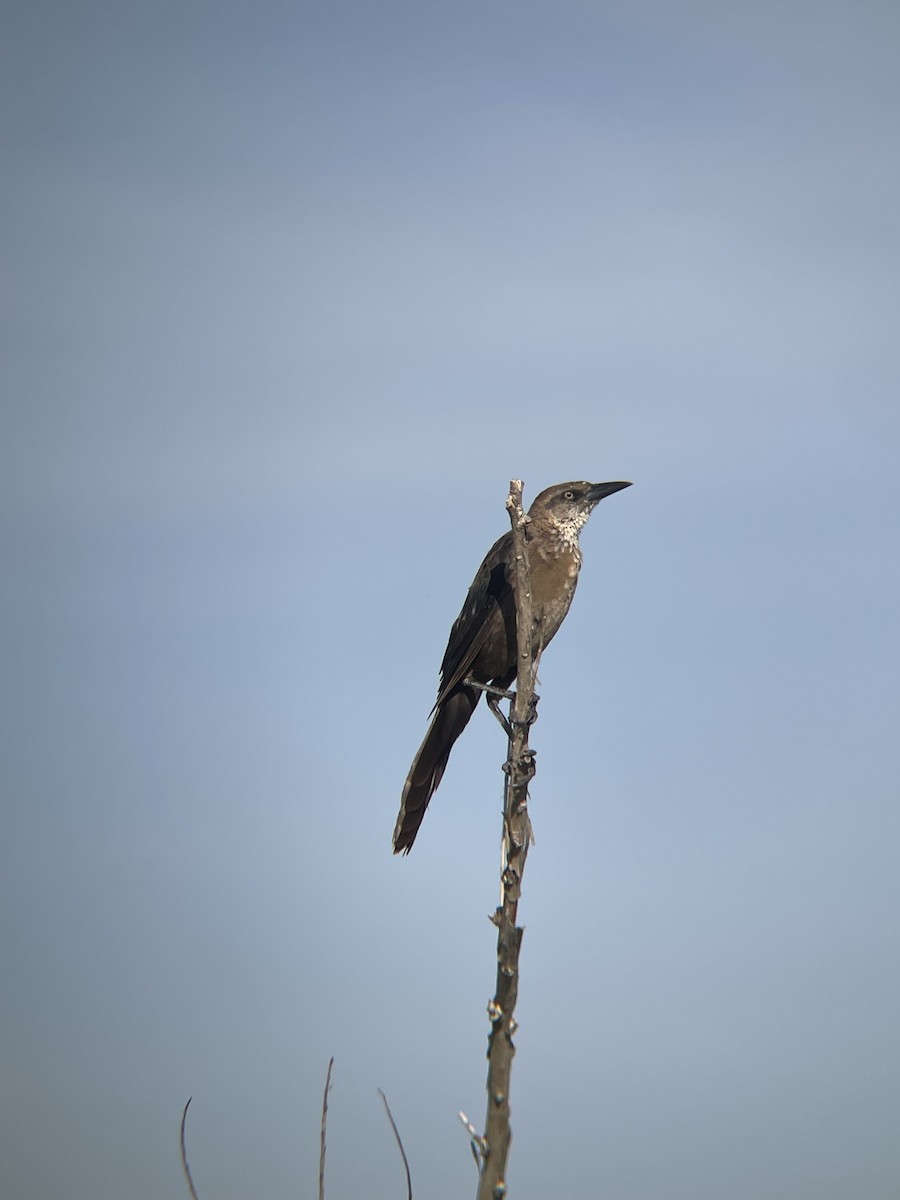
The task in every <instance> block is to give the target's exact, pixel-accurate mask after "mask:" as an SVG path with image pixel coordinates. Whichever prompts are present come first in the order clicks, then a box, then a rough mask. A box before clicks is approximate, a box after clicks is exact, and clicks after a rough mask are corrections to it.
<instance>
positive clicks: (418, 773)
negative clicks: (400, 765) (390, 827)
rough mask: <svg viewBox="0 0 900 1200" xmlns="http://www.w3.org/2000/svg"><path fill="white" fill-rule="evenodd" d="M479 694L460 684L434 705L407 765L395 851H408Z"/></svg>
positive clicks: (397, 852) (395, 828)
mask: <svg viewBox="0 0 900 1200" xmlns="http://www.w3.org/2000/svg"><path fill="white" fill-rule="evenodd" d="M480 696H481V693H480V692H479V691H478V690H477V689H476V688H472V687H466V685H465V684H460V685H459V686H458V687H457V688H455V689H454V690H453V692H452V693H451V694H450V695H449V696H447V697H445V698H444V699H443V700H442V701H441V702H440V704H439V705H438V706H437V708H436V710H435V713H434V716H433V717H432V719H431V724H430V725H429V726H428V731H427V733H426V734H425V739H424V741H423V742H422V745H421V746H420V747H419V750H418V753H417V754H416V757H415V758H414V759H413V761H412V766H411V767H410V768H409V774H408V775H407V777H406V783H405V784H404V785H403V794H402V796H401V798H400V813H399V815H398V817H397V824H396V825H395V827H394V853H395V854H400V853H404V854H409V852H410V850H411V848H412V844H413V842H414V841H415V840H416V834H417V833H418V832H419V826H420V825H421V824H422V818H423V817H424V816H425V809H426V808H427V807H428V802H429V800H430V799H431V797H432V796H433V795H434V793H435V789H436V788H437V785H438V784H439V783H440V782H441V776H442V775H443V774H444V768H445V767H446V766H447V761H448V759H449V758H450V751H451V750H452V749H453V743H454V742H455V741H456V739H457V738H458V737H459V735H460V734H461V733H462V731H463V730H464V729H465V727H466V726H467V725H468V723H469V718H470V717H471V716H472V713H473V712H474V711H475V706H476V705H477V703H478V700H479V698H480Z"/></svg>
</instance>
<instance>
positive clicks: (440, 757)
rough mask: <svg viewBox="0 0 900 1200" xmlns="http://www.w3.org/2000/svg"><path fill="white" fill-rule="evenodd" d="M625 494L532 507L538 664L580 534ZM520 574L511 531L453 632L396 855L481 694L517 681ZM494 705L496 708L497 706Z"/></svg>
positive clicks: (406, 797) (575, 564) (400, 821)
mask: <svg viewBox="0 0 900 1200" xmlns="http://www.w3.org/2000/svg"><path fill="white" fill-rule="evenodd" d="M627 487H631V483H630V482H624V481H622V480H617V481H615V482H610V483H588V482H586V481H584V480H581V481H576V482H572V483H557V484H555V485H554V486H553V487H548V488H546V489H545V490H544V491H542V492H541V493H540V494H539V495H538V496H537V497H536V498H535V500H534V502H533V503H532V505H531V507H530V508H529V510H528V520H527V523H526V525H525V538H526V545H527V547H528V561H529V567H530V573H531V597H532V609H533V631H532V640H531V649H532V654H533V656H534V659H535V661H536V660H537V659H538V658H539V657H540V654H541V652H542V651H543V650H544V648H545V647H546V646H547V645H548V643H549V642H550V640H551V639H552V638H553V636H554V635H555V634H556V632H557V631H558V629H559V627H560V625H561V624H562V623H563V620H564V619H565V616H566V613H567V612H568V611H569V606H570V604H571V603H572V597H573V596H574V594H575V586H576V584H577V583H578V572H579V571H580V570H581V561H582V556H581V549H580V547H579V544H578V535H579V533H580V532H581V530H582V529H583V528H584V526H585V525H586V524H587V520H588V518H589V517H590V515H591V513H592V512H593V510H594V508H595V507H596V505H597V504H599V502H600V501H601V500H603V499H605V498H606V497H607V496H612V495H613V494H614V493H615V492H619V491H621V490H622V489H623V488H627ZM514 567H515V563H514V560H513V540H512V531H510V532H508V533H505V534H504V535H503V537H501V538H499V539H498V540H497V541H496V542H495V543H494V545H493V546H492V547H491V548H490V550H489V551H488V552H487V554H486V555H485V558H484V561H483V562H482V564H481V566H480V567H479V568H478V571H477V572H476V574H475V578H474V579H473V581H472V586H471V587H470V588H469V591H468V594H467V596H466V599H465V602H464V604H463V606H462V609H461V610H460V613H459V616H458V617H457V618H456V620H455V621H454V622H453V627H452V628H451V630H450V637H449V639H448V641H447V649H446V650H445V652H444V658H443V661H442V662H441V672H440V684H439V687H438V696H437V700H436V701H435V704H434V708H433V709H432V710H431V714H430V715H431V723H430V724H429V726H428V731H427V732H426V734H425V738H424V740H423V742H422V745H421V746H420V747H419V749H418V751H417V753H416V756H415V758H414V759H413V761H412V766H411V767H410V768H409V774H408V775H407V777H406V783H405V784H404V785H403V793H402V796H401V799H400V812H399V814H398V816H397V823H396V825H395V827H394V836H393V846H394V853H395V854H408V853H409V852H410V850H411V849H412V845H413V842H414V841H415V840H416V834H417V833H418V832H419V827H420V825H421V824H422V818H423V817H424V816H425V810H426V808H427V807H428V802H429V801H430V800H431V797H432V796H433V795H434V793H435V791H436V790H437V786H438V784H439V783H440V782H441V778H442V776H443V774H444V769H445V767H446V766H447V761H448V759H449V757H450V751H451V750H452V749H453V745H454V743H455V742H456V739H457V738H458V737H459V735H460V734H461V733H462V731H463V730H464V729H465V727H466V725H467V724H468V723H469V718H470V717H471V716H472V713H473V712H474V711H475V708H476V705H477V704H478V701H479V699H480V698H481V693H482V691H483V690H484V689H485V687H490V688H494V689H500V690H501V691H505V690H506V689H507V688H508V687H509V685H510V684H511V683H512V682H513V680H514V679H515V677H516V669H517V659H518V654H517V645H516V604H515V596H514V592H513V578H514ZM475 684H480V685H482V686H481V687H477V686H473V685H475ZM488 703H489V704H491V696H490V695H489V696H488ZM495 705H496V701H495V702H494V705H492V707H495ZM495 711H496V708H495Z"/></svg>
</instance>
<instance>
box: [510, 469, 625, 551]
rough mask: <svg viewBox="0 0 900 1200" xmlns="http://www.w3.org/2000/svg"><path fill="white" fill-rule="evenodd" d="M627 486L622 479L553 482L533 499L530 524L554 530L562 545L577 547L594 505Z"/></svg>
mask: <svg viewBox="0 0 900 1200" xmlns="http://www.w3.org/2000/svg"><path fill="white" fill-rule="evenodd" d="M627 487H631V484H630V483H626V482H624V481H622V480H616V481H615V482H612V483H588V482H587V481H586V480H584V479H581V480H576V481H573V482H571V483H556V484H554V485H553V487H548V488H545V489H544V490H543V491H542V492H541V493H540V494H539V495H538V496H536V497H535V500H534V503H533V504H532V505H531V508H529V510H528V516H529V517H530V518H531V521H532V522H533V523H534V524H536V525H542V526H545V527H552V528H554V529H555V531H556V532H558V534H559V535H560V537H561V538H562V540H563V541H564V542H567V543H570V544H572V545H575V546H577V545H578V534H579V533H580V532H581V530H582V529H583V528H584V526H585V525H586V524H587V519H588V517H589V516H590V515H591V513H592V512H593V511H594V508H595V507H596V505H598V504H599V503H600V501H601V500H603V499H605V498H606V497H607V496H611V495H612V494H613V492H620V491H621V490H622V488H627Z"/></svg>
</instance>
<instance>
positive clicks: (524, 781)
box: [478, 479, 537, 1200]
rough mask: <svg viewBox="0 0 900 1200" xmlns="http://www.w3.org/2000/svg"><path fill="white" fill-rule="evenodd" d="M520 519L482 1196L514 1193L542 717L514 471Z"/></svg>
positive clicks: (510, 501) (513, 515)
mask: <svg viewBox="0 0 900 1200" xmlns="http://www.w3.org/2000/svg"><path fill="white" fill-rule="evenodd" d="M506 507H507V509H508V510H509V516H510V522H511V524H512V536H513V553H514V558H515V579H514V581H513V582H514V590H515V598H516V643H517V648H518V656H517V662H516V668H517V674H516V692H515V696H514V698H513V701H512V704H511V706H510V720H509V730H508V732H509V757H508V759H507V762H506V764H505V765H504V771H505V773H506V784H505V789H504V798H503V847H504V853H503V862H502V866H501V875H500V905H499V907H498V908H497V911H496V912H495V913H494V915H493V917H492V920H493V922H494V924H495V925H496V926H497V983H496V990H495V992H494V998H493V1000H492V1001H491V1002H490V1004H489V1005H488V1016H489V1018H490V1022H491V1031H490V1034H489V1035H488V1077H487V1093H488V1102H487V1119H486V1122H485V1131H484V1136H483V1137H482V1138H481V1139H479V1142H478V1145H479V1149H480V1150H481V1155H482V1159H483V1165H482V1168H481V1177H480V1179H479V1185H478V1200H501V1198H502V1197H504V1196H505V1195H506V1163H507V1159H508V1157H509V1147H510V1143H511V1141H512V1130H511V1128H510V1121H509V1112H510V1109H509V1081H510V1074H511V1070H512V1059H513V1054H514V1053H515V1046H514V1045H513V1040H512V1039H513V1034H514V1032H515V1030H516V1022H515V1018H514V1013H515V1007H516V1000H517V997H518V991H519V948H520V946H521V944H522V929H521V928H520V927H519V926H518V925H517V924H516V918H517V915H518V905H519V897H520V895H521V887H522V876H523V874H524V871H525V859H526V857H527V855H528V846H529V844H530V841H531V823H530V821H529V817H528V783H529V781H530V780H531V778H532V776H533V775H534V771H535V765H534V753H533V751H532V750H531V749H530V748H529V746H528V730H529V727H530V726H531V724H532V722H533V721H534V718H535V706H536V703H537V699H536V697H535V694H534V671H535V663H534V658H535V655H534V653H533V650H534V647H533V645H532V630H533V613H532V601H531V579H530V573H529V563H528V547H527V544H526V540H525V526H526V524H527V522H528V517H527V516H526V515H525V513H524V511H523V508H522V481H521V480H520V479H513V480H511V481H510V485H509V496H508V498H507V501H506Z"/></svg>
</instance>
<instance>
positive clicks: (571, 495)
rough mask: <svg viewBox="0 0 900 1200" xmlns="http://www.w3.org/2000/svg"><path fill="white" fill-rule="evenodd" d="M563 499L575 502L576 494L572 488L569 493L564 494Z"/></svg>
mask: <svg viewBox="0 0 900 1200" xmlns="http://www.w3.org/2000/svg"><path fill="white" fill-rule="evenodd" d="M563 499H564V500H574V499H575V493H574V492H573V491H572V489H571V488H570V489H569V490H568V491H567V492H563Z"/></svg>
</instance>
